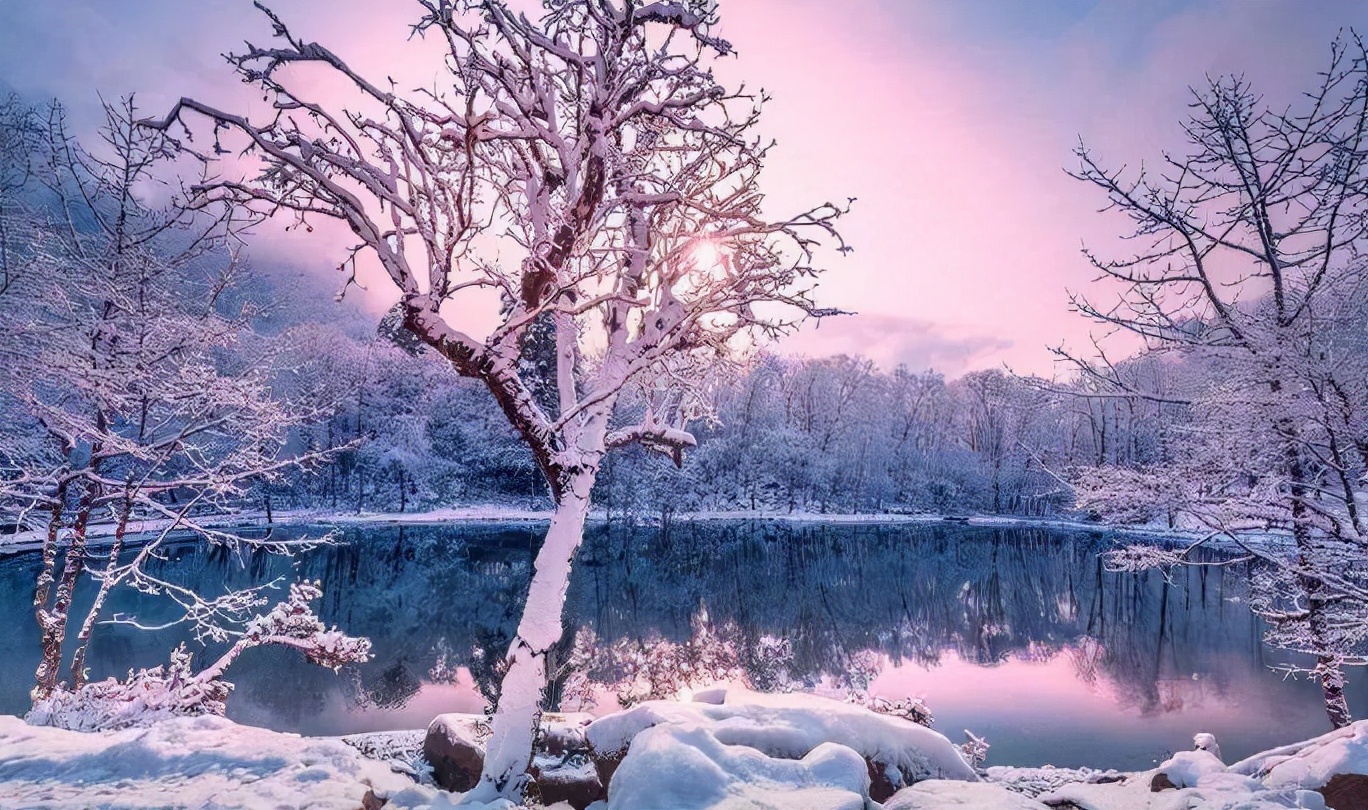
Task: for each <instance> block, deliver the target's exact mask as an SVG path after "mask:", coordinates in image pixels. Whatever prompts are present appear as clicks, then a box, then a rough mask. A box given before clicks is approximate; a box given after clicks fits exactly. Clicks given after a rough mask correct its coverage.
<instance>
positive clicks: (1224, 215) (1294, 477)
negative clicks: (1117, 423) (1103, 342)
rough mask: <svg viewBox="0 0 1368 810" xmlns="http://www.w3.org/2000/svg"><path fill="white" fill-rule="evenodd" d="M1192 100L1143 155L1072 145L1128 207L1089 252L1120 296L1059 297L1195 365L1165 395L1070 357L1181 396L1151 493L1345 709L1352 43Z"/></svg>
mask: <svg viewBox="0 0 1368 810" xmlns="http://www.w3.org/2000/svg"><path fill="white" fill-rule="evenodd" d="M1192 109H1193V114H1192V117H1191V118H1190V119H1189V120H1188V121H1187V123H1186V124H1185V125H1184V131H1185V133H1186V135H1187V151H1186V152H1185V153H1180V154H1166V155H1164V157H1163V158H1162V160H1161V161H1160V162H1159V164H1158V167H1157V168H1153V169H1148V170H1146V169H1142V170H1141V171H1140V172H1138V173H1126V172H1123V171H1112V170H1108V169H1105V168H1103V166H1102V164H1101V163H1099V162H1098V161H1097V160H1096V159H1095V157H1094V156H1093V153H1092V152H1090V151H1089V150H1087V149H1086V148H1082V147H1080V148H1079V150H1078V157H1079V159H1080V167H1079V169H1078V170H1077V172H1076V176H1077V177H1078V178H1079V179H1081V180H1083V181H1085V182H1087V183H1090V184H1092V185H1094V186H1096V187H1097V188H1099V189H1100V190H1101V191H1102V192H1103V193H1104V194H1105V195H1106V196H1107V199H1108V202H1109V207H1110V208H1111V209H1113V210H1115V211H1117V212H1119V213H1120V214H1122V215H1124V216H1125V217H1127V218H1128V219H1129V220H1130V222H1131V223H1132V224H1133V226H1134V231H1133V234H1132V241H1133V242H1134V243H1136V244H1139V245H1140V248H1139V249H1138V251H1137V252H1136V253H1135V254H1133V255H1131V256H1128V257H1126V258H1122V259H1106V258H1102V257H1099V256H1095V255H1093V254H1089V258H1091V259H1092V261H1093V263H1094V265H1095V266H1096V267H1097V268H1098V269H1099V270H1100V271H1101V272H1102V273H1103V274H1104V275H1105V276H1106V277H1109V278H1110V279H1112V280H1114V281H1115V282H1118V283H1119V285H1120V286H1121V288H1122V295H1121V298H1120V300H1119V301H1118V302H1117V303H1115V304H1107V305H1101V304H1096V303H1093V302H1092V301H1089V300H1088V299H1085V298H1082V297H1077V298H1076V299H1075V303H1076V305H1077V308H1078V309H1079V311H1080V312H1082V313H1083V314H1084V315H1086V316H1087V317H1089V318H1092V319H1094V320H1096V321H1098V322H1099V323H1102V324H1105V325H1107V326H1109V327H1114V328H1119V329H1122V330H1125V331H1127V332H1129V333H1131V334H1133V335H1136V336H1139V337H1140V338H1141V339H1143V340H1144V341H1145V343H1146V346H1147V349H1148V351H1149V353H1150V354H1151V355H1154V356H1160V357H1163V358H1166V359H1167V360H1168V361H1169V362H1170V363H1171V364H1181V365H1183V366H1186V367H1188V368H1189V369H1192V370H1195V371H1197V372H1199V373H1195V374H1192V375H1191V381H1192V382H1191V384H1190V385H1189V386H1188V387H1187V390H1185V391H1182V392H1179V393H1178V394H1176V395H1175V394H1174V393H1171V392H1165V391H1156V390H1155V389H1154V388H1152V387H1149V386H1146V385H1143V384H1137V382H1136V381H1135V380H1128V379H1125V378H1123V376H1122V375H1120V374H1117V373H1115V367H1114V366H1112V365H1111V364H1110V363H1108V362H1106V359H1105V358H1103V359H1102V362H1101V363H1099V364H1084V363H1082V362H1079V363H1078V367H1079V368H1080V369H1085V370H1086V371H1087V373H1089V374H1092V375H1094V376H1100V377H1105V379H1106V383H1107V387H1106V390H1105V391H1104V392H1102V395H1103V396H1108V397H1116V396H1124V397H1129V398H1131V399H1133V400H1137V401H1139V400H1148V401H1151V402H1156V401H1158V402H1164V403H1170V404H1178V405H1182V406H1184V407H1185V408H1187V409H1188V411H1189V412H1190V414H1191V417H1190V419H1191V422H1190V423H1189V424H1188V425H1187V429H1186V433H1185V436H1184V439H1183V442H1182V444H1181V446H1180V447H1179V448H1178V451H1177V452H1176V453H1173V454H1171V455H1172V456H1173V458H1172V459H1171V463H1170V464H1168V465H1167V469H1164V470H1151V471H1150V473H1149V475H1150V476H1151V477H1152V476H1154V475H1160V476H1168V477H1170V478H1171V479H1174V481H1173V482H1171V483H1170V484H1167V485H1165V486H1164V487H1163V489H1164V491H1165V493H1166V495H1165V496H1164V497H1165V498H1169V497H1170V496H1172V495H1174V494H1181V495H1182V496H1183V497H1184V503H1182V504H1181V505H1179V504H1176V503H1169V504H1167V505H1166V506H1165V509H1166V510H1169V511H1172V510H1175V509H1178V508H1181V509H1182V510H1183V511H1185V512H1187V513H1188V514H1190V515H1194V516H1196V518H1197V519H1198V520H1200V521H1201V522H1202V523H1204V524H1205V525H1206V526H1207V527H1208V528H1210V529H1212V530H1214V531H1217V532H1221V533H1224V534H1225V535H1227V536H1229V537H1233V538H1235V539H1236V540H1238V541H1239V542H1242V543H1243V544H1244V545H1245V547H1246V549H1248V550H1249V551H1250V553H1251V554H1252V555H1254V556H1255V557H1257V558H1259V559H1260V560H1261V561H1262V562H1263V563H1264V565H1265V566H1267V567H1266V568H1265V569H1263V570H1265V571H1266V572H1267V574H1266V576H1261V578H1260V580H1259V582H1258V584H1260V585H1261V586H1263V587H1260V588H1259V589H1258V591H1257V593H1258V598H1257V600H1256V608H1257V609H1258V610H1259V611H1260V612H1261V613H1262V614H1263V615H1264V616H1266V617H1267V618H1268V619H1270V620H1271V622H1272V623H1273V631H1272V633H1271V638H1272V639H1273V640H1274V641H1275V642H1276V643H1278V644H1279V645H1280V646H1284V647H1288V648H1293V649H1297V650H1301V651H1304V652H1308V653H1311V654H1312V655H1314V656H1315V657H1316V659H1317V664H1316V665H1315V668H1314V672H1315V675H1316V676H1317V677H1318V678H1319V679H1320V681H1321V683H1322V685H1323V687H1324V693H1325V700H1326V705H1327V710H1328V713H1329V716H1330V719H1331V721H1332V722H1333V723H1334V724H1335V725H1337V726H1339V725H1343V724H1345V723H1347V722H1348V720H1349V713H1348V707H1347V705H1346V703H1345V700H1344V693H1343V688H1342V683H1343V682H1342V675H1341V673H1340V670H1341V668H1342V667H1343V666H1344V665H1345V664H1350V663H1353V664H1362V663H1368V658H1366V657H1365V654H1368V646H1365V642H1368V639H1366V638H1365V634H1364V628H1365V627H1368V622H1366V621H1365V620H1366V619H1368V523H1365V516H1364V514H1363V509H1364V506H1365V504H1368V486H1366V483H1368V482H1365V473H1366V472H1368V453H1365V450H1368V443H1365V441H1364V438H1365V436H1368V433H1365V428H1366V427H1368V396H1366V394H1368V389H1366V388H1365V381H1366V380H1368V378H1366V377H1365V374H1364V368H1365V361H1364V357H1365V349H1368V345H1365V338H1364V335H1365V334H1368V329H1365V326H1368V319H1365V312H1368V310H1365V309H1364V306H1363V302H1364V289H1365V284H1368V273H1366V272H1365V268H1364V265H1363V260H1362V255H1363V251H1364V249H1365V247H1366V246H1368V191H1366V190H1365V189H1368V185H1365V181H1368V144H1366V143H1365V142H1364V138H1365V135H1366V134H1368V59H1366V58H1365V51H1364V46H1363V44H1362V42H1361V41H1359V40H1358V39H1357V38H1353V37H1351V38H1348V39H1343V40H1339V41H1336V42H1335V44H1334V45H1333V47H1332V49H1331V62H1330V66H1329V68H1328V69H1327V70H1326V71H1325V72H1324V73H1323V74H1322V75H1321V80H1320V82H1319V84H1318V86H1317V87H1315V88H1314V89H1313V90H1312V91H1311V92H1310V93H1308V94H1307V95H1306V96H1305V97H1304V98H1303V99H1302V100H1301V101H1300V102H1299V103H1297V104H1293V105H1290V106H1288V107H1285V108H1283V107H1275V106H1272V105H1270V104H1269V103H1268V102H1266V101H1265V100H1263V99H1262V98H1261V97H1259V96H1258V95H1256V94H1255V92H1254V91H1253V90H1252V89H1251V88H1250V87H1249V86H1248V84H1247V83H1246V82H1245V81H1244V80H1243V79H1239V78H1228V79H1216V80H1212V81H1211V82H1210V84H1209V85H1208V86H1207V87H1205V88H1203V89H1202V90H1200V91H1195V92H1194V100H1193V103H1192ZM1110 480H1111V482H1112V483H1120V482H1121V477H1118V476H1115V475H1112V476H1110ZM1176 482H1181V484H1180V485H1177V486H1174V485H1173V483H1176ZM1104 489H1105V488H1104ZM1110 500H1112V501H1114V500H1115V499H1114V498H1113V499H1110ZM1251 529H1253V530H1267V529H1277V530H1286V531H1287V532H1288V533H1289V534H1290V535H1291V537H1292V539H1293V541H1294V544H1295V549H1294V551H1293V552H1292V553H1291V554H1290V555H1283V554H1280V553H1278V552H1277V551H1276V550H1274V549H1271V548H1269V547H1268V546H1267V545H1266V544H1264V543H1260V542H1258V541H1257V540H1256V539H1254V538H1250V537H1248V536H1247V530H1251Z"/></svg>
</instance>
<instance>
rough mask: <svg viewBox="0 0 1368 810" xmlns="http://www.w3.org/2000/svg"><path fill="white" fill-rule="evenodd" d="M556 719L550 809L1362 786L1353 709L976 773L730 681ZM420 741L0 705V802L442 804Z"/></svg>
mask: <svg viewBox="0 0 1368 810" xmlns="http://www.w3.org/2000/svg"><path fill="white" fill-rule="evenodd" d="M558 717H561V719H560V720H558V721H548V722H558V723H560V727H561V728H562V732H558V733H563V731H564V730H565V729H569V730H570V731H571V733H572V736H577V738H578V739H579V740H580V741H581V742H582V743H584V744H585V745H586V746H587V747H585V748H583V749H581V750H583V751H587V754H585V755H584V757H583V758H572V757H567V756H564V754H563V753H562V754H557V755H556V756H553V757H551V758H550V759H538V760H536V761H535V762H534V765H533V773H534V774H539V775H542V776H539V778H543V776H544V777H546V778H550V777H551V772H552V771H560V772H562V774H563V776H564V777H565V778H567V779H568V780H569V781H570V782H574V781H575V780H580V781H581V782H582V783H583V784H586V785H589V786H591V787H592V788H593V791H591V792H590V793H584V792H580V793H574V794H573V795H575V796H577V797H578V799H577V800H576V801H574V802H573V803H571V802H566V803H550V802H548V804H549V805H550V807H553V808H556V810H572V808H575V809H577V810H722V809H723V808H726V810H780V809H781V808H784V809H790V808H791V809H795V810H796V809H798V808H801V809H802V810H933V808H934V810H948V809H949V808H956V807H965V808H979V810H1045V808H1048V807H1055V808H1069V809H1070V810H1179V808H1181V809H1182V810H1236V808H1238V810H1274V809H1275V808H1291V807H1299V808H1307V810H1325V809H1326V808H1332V809H1334V810H1346V809H1347V808H1362V807H1363V806H1364V805H1363V804H1360V803H1358V802H1360V801H1361V800H1362V799H1363V798H1364V797H1365V796H1368V792H1365V789H1368V721H1361V722H1359V723H1355V724H1352V725H1350V726H1347V727H1345V728H1342V729H1339V730H1337V731H1333V732H1330V733H1328V734H1325V735H1322V736H1320V737H1317V738H1313V739H1311V740H1307V741H1304V742H1300V743H1294V744H1292V745H1286V746H1281V747H1279V748H1275V749H1272V750H1269V751H1265V752H1262V753H1259V754H1256V755H1254V756H1252V757H1249V758H1246V759H1244V760H1242V761H1240V762H1237V763H1234V764H1231V765H1226V764H1225V763H1223V762H1222V761H1221V759H1220V748H1219V744H1218V742H1217V741H1216V740H1214V739H1213V738H1211V737H1210V736H1209V735H1203V734H1198V735H1197V736H1196V739H1195V742H1196V744H1197V745H1198V746H1200V747H1199V748H1198V749H1197V750H1191V751H1184V752H1180V753H1178V754H1176V755H1174V756H1173V757H1172V758H1170V759H1169V760H1167V761H1165V762H1164V763H1162V764H1161V765H1159V766H1158V767H1157V768H1154V769H1150V770H1147V771H1138V772H1128V773H1121V772H1117V771H1097V770H1089V769H1078V770H1073V769H1066V768H1052V767H1048V766H1046V767H1042V768H1018V767H1012V766H996V767H992V768H988V769H987V770H986V771H982V770H980V771H975V770H974V769H972V768H971V767H970V766H969V764H968V763H967V762H966V761H965V760H964V759H963V757H964V756H965V755H964V754H963V753H961V752H960V750H959V749H957V748H955V747H954V746H953V745H951V743H950V742H949V741H948V740H947V739H946V738H945V737H944V736H943V735H941V734H940V733H938V732H936V731H933V730H931V729H929V728H926V727H924V726H921V725H918V724H916V723H913V722H911V721H909V720H905V719H903V718H900V717H894V716H890V715H886V714H878V713H875V712H871V711H868V710H866V709H864V708H862V707H857V706H852V705H850V704H845V703H841V702H837V701H831V700H826V699H823V698H817V697H814V696H811V695H804V694H764V693H756V692H751V691H749V690H745V689H740V688H734V687H720V688H715V689H712V690H705V691H703V692H699V693H697V694H696V695H694V696H693V699H692V700H685V701H649V702H646V703H642V704H639V705H637V706H635V707H633V708H631V709H627V710H624V711H620V712H615V713H612V714H609V715H605V716H603V717H599V718H593V717H590V716H571V715H565V716H558ZM478 719H479V718H478V717H477V716H474V715H441V716H439V717H438V718H436V719H435V720H434V721H433V724H432V727H431V729H429V731H428V732H427V733H426V736H427V737H428V739H429V740H430V739H431V737H432V735H433V734H434V733H435V734H438V735H440V736H442V737H443V739H447V737H446V735H448V734H450V735H451V736H450V737H449V739H451V740H452V741H454V742H456V743H457V744H458V745H467V746H470V747H471V749H472V750H475V751H477V752H478V753H477V756H480V757H482V747H483V744H482V743H481V742H478V741H472V740H473V739H474V738H473V737H470V735H468V734H466V733H465V731H469V729H468V728H465V731H462V730H461V729H462V728H464V727H465V726H469V723H466V722H465V721H468V720H478ZM433 729H436V730H437V731H434V730H433ZM453 729H454V730H453ZM424 736H425V733H424V732H421V731H408V732H381V733H374V734H365V735H350V736H348V737H301V736H299V735H295V734H289V733H282V732H274V731H269V730H266V729H261V728H255V727H251V726H243V725H239V724H237V723H234V722H232V721H230V720H226V719H224V718H221V717H211V716H198V717H176V718H172V719H163V720H161V721H159V722H156V723H153V724H151V725H148V726H143V727H135V728H125V729H122V730H118V731H108V732H98V733H82V732H75V731H66V730H63V729H57V728H50V727H38V726H30V725H28V724H27V723H25V722H24V721H23V720H22V719H20V718H17V717H13V716H0V786H3V789H0V807H16V808H17V807H26V808H28V807H51V808H77V807H89V806H119V807H129V808H132V807H257V806H292V807H293V806H307V807H317V808H333V807H336V808H357V807H361V808H365V810H377V808H380V807H387V808H392V810H406V809H407V810H438V809H439V808H449V807H452V806H454V804H455V803H456V802H458V801H459V800H460V798H461V794H460V792H459V791H457V792H447V791H445V790H443V789H442V788H440V787H438V786H437V785H435V784H434V783H433V782H432V779H431V778H430V777H429V776H427V775H425V774H426V771H427V766H426V763H425V762H423V761H422V760H420V759H417V753H418V751H417V749H418V747H419V746H420V745H421V744H420V743H419V740H422V739H424ZM571 759H574V762H570V760H571ZM552 760H558V761H557V762H552ZM415 763H416V767H415ZM434 764H435V763H434ZM474 767H476V768H477V770H478V766H477V765H476V766H474ZM548 769H549V770H548ZM476 772H477V771H476ZM553 781H554V780H553ZM536 806H541V805H536ZM480 808H484V810H511V808H512V805H509V804H507V803H501V802H496V803H494V804H490V805H482V804H476V805H474V806H473V810H479V809H480Z"/></svg>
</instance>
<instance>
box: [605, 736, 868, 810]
mask: <svg viewBox="0 0 1368 810" xmlns="http://www.w3.org/2000/svg"><path fill="white" fill-rule="evenodd" d="M868 798H869V771H868V768H867V766H866V765H865V761H864V758H863V757H861V756H860V755H859V754H857V753H855V751H854V750H852V749H850V748H848V747H846V746H844V745H837V744H835V743H829V742H828V743H822V744H820V745H818V746H816V747H815V748H813V749H812V750H811V751H809V752H807V753H806V754H805V755H804V756H803V757H802V758H801V759H782V758H776V757H770V756H766V755H765V754H764V753H762V752H760V751H757V750H755V749H754V748H749V747H747V746H744V745H728V744H725V743H723V742H721V741H719V740H718V739H717V737H716V736H715V735H714V734H713V733H711V732H710V731H709V730H707V729H705V728H702V727H698V726H686V725H659V726H655V727H653V728H649V729H647V730H645V731H643V732H641V733H640V734H638V735H637V736H636V738H635V739H634V740H633V741H632V745H631V751H630V752H629V753H628V755H627V757H626V758H625V759H624V760H623V761H622V764H621V765H620V766H619V767H618V769H617V771H616V773H614V775H613V781H612V784H611V786H610V787H609V789H608V810H721V808H746V809H747V810H768V809H769V808H774V810H782V808H796V807H802V808H806V810H865V807H866V803H867V800H868Z"/></svg>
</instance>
